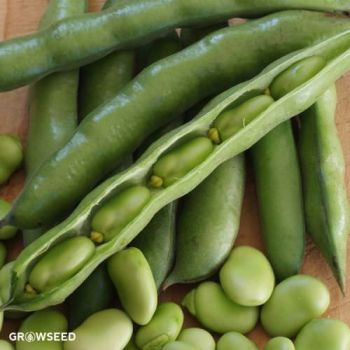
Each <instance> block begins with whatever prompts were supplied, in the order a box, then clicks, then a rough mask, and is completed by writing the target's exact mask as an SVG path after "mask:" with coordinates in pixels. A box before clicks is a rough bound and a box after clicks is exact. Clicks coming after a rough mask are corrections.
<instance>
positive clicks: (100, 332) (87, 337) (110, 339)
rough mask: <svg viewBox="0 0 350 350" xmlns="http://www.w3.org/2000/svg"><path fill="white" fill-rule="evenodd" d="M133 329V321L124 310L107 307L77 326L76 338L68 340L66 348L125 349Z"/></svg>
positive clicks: (67, 349)
mask: <svg viewBox="0 0 350 350" xmlns="http://www.w3.org/2000/svg"><path fill="white" fill-rule="evenodd" d="M132 331H133V325H132V322H131V320H130V318H129V317H128V316H127V315H126V314H125V313H124V312H123V311H121V310H118V309H106V310H103V311H99V312H96V313H95V314H93V315H91V316H90V317H89V318H88V319H87V320H85V322H84V323H83V324H82V325H81V326H80V327H78V328H76V329H75V330H74V333H75V335H76V339H75V340H74V341H66V342H65V343H64V350H96V349H111V350H112V349H113V350H123V349H124V348H125V346H126V345H127V344H128V342H129V340H130V339H131V336H132Z"/></svg>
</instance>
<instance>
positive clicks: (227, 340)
mask: <svg viewBox="0 0 350 350" xmlns="http://www.w3.org/2000/svg"><path fill="white" fill-rule="evenodd" d="M217 350H258V348H257V346H256V345H255V344H254V343H253V342H252V341H251V340H250V339H248V338H247V337H245V336H244V335H242V334H240V333H237V332H229V333H226V334H224V335H223V336H222V337H221V338H220V339H219V341H218V344H217Z"/></svg>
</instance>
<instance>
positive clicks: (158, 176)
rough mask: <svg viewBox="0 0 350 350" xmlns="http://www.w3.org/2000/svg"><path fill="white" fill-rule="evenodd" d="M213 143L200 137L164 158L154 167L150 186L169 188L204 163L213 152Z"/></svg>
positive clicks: (175, 149) (185, 143)
mask: <svg viewBox="0 0 350 350" xmlns="http://www.w3.org/2000/svg"><path fill="white" fill-rule="evenodd" d="M213 147H214V146H213V144H212V142H211V141H210V140H209V139H208V138H207V137H204V136H198V137H195V138H193V139H192V140H189V141H186V142H184V143H183V144H181V145H179V146H177V147H176V148H174V149H173V150H171V151H170V152H169V153H167V154H165V155H164V156H162V157H161V158H160V159H159V160H158V161H157V163H156V164H155V165H154V167H153V171H152V176H151V178H150V185H151V186H152V187H168V186H171V185H172V184H174V183H175V182H176V181H177V180H178V179H180V178H181V177H183V176H184V175H186V174H187V173H188V172H189V171H190V170H192V169H193V168H195V167H196V166H197V165H198V164H200V163H202V162H203V161H204V160H205V159H206V158H207V157H208V156H209V154H210V153H211V152H212V151H213Z"/></svg>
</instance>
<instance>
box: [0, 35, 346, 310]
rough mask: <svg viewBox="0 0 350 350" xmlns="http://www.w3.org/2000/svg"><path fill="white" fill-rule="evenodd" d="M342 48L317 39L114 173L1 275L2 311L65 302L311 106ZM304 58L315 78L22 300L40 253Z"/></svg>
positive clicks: (83, 227) (342, 59) (332, 74)
mask: <svg viewBox="0 0 350 350" xmlns="http://www.w3.org/2000/svg"><path fill="white" fill-rule="evenodd" d="M349 42H350V31H345V32H344V33H341V34H337V35H335V36H333V37H331V38H329V39H324V40H322V42H320V43H319V44H316V45H314V46H311V47H309V48H307V49H304V50H301V51H298V52H295V53H293V54H291V55H288V56H286V57H284V58H281V59H279V60H278V61H277V62H275V63H273V64H272V65H270V66H269V67H267V68H266V69H265V70H264V71H263V72H262V73H261V74H259V75H258V76H257V77H255V78H254V79H251V80H249V81H247V82H246V83H242V84H240V85H239V86H235V87H233V88H232V89H229V90H228V91H226V92H225V93H223V94H221V95H220V96H217V97H216V98H215V99H214V100H212V101H211V102H210V103H209V104H208V105H207V106H206V107H205V108H204V109H203V110H202V112H201V113H200V114H199V115H198V116H197V117H196V118H195V119H194V120H193V121H192V122H190V123H187V124H186V125H184V126H183V127H181V128H179V129H177V130H175V131H173V132H171V133H169V134H168V135H165V136H164V137H162V138H161V139H160V140H158V141H157V142H156V143H155V144H153V145H152V146H151V148H149V149H148V151H147V152H146V153H145V154H144V155H143V156H142V157H141V158H140V159H139V160H138V162H137V163H136V164H134V165H133V166H131V167H130V168H129V169H127V170H124V171H123V172H121V173H120V174H117V175H115V176H112V177H111V178H110V179H108V180H107V181H105V182H104V183H102V184H101V185H100V186H98V187H97V188H96V189H95V190H94V191H93V192H92V193H90V194H89V196H88V197H86V198H85V200H84V201H83V202H82V203H81V204H80V205H79V207H77V209H76V210H75V211H74V212H73V213H72V215H71V216H70V217H69V218H67V219H66V220H65V221H64V222H62V223H61V224H60V225H58V226H56V227H54V228H52V229H51V230H50V231H48V232H47V233H46V234H45V235H44V236H42V237H40V239H39V240H37V241H35V242H33V243H32V244H31V245H30V246H28V247H27V248H26V249H24V250H23V251H22V252H21V254H20V255H19V256H18V257H17V259H16V261H15V262H14V263H13V264H12V266H13V270H12V272H11V270H10V271H8V270H6V271H7V273H8V272H10V276H8V275H7V274H6V273H2V272H1V271H0V278H3V277H2V275H3V274H5V277H6V276H7V277H6V278H13V279H12V281H14V283H12V284H4V288H3V290H0V292H1V294H2V295H4V296H5V299H4V305H3V306H2V308H3V309H5V310H18V311H30V310H35V309H37V308H44V307H47V306H48V305H55V304H59V303H61V302H62V301H63V300H65V299H66V298H67V296H68V295H70V294H71V293H72V292H73V291H74V290H75V289H76V288H77V287H78V286H79V285H80V284H81V283H82V282H83V281H84V280H85V279H86V278H87V277H88V276H89V274H90V273H91V272H92V271H93V270H94V269H95V268H96V267H97V266H98V265H99V264H101V263H102V262H103V261H104V260H106V259H108V258H109V257H110V256H111V255H113V254H115V253H116V252H118V251H120V250H122V249H124V248H125V247H126V246H127V245H128V244H130V242H131V241H132V240H133V239H134V238H135V237H136V236H137V234H138V233H139V232H140V231H142V229H143V228H144V227H145V226H146V225H147V224H148V223H149V222H150V221H151V219H152V217H153V216H154V215H155V214H156V213H157V212H158V211H159V210H160V209H161V208H163V207H164V206H166V205H168V204H169V203H170V202H172V201H174V200H176V199H178V198H179V197H182V196H184V195H185V194H187V193H189V192H190V191H192V190H193V189H194V188H195V187H196V186H198V185H199V184H200V183H201V182H202V181H203V180H204V179H205V178H206V177H208V176H209V175H210V174H211V173H212V172H213V171H214V170H215V169H216V168H217V167H218V166H219V165H220V164H222V163H224V162H225V161H227V160H229V159H231V158H233V157H235V156H236V155H238V154H240V153H242V152H244V151H245V150H247V149H249V148H250V147H251V146H252V144H254V143H256V142H257V141H258V140H259V139H261V138H262V137H263V136H265V135H266V134H267V133H268V132H270V131H271V130H272V129H273V128H275V127H276V126H277V125H279V124H280V123H283V122H284V121H287V120H288V119H290V118H292V117H293V116H295V115H297V114H299V113H301V112H302V111H304V110H306V109H307V108H309V107H310V106H311V105H312V104H314V103H315V101H316V100H317V99H318V97H319V96H320V95H321V94H322V93H323V92H325V91H326V90H327V89H328V88H329V86H330V85H331V84H333V83H334V81H335V80H336V79H337V78H339V77H340V76H341V75H342V74H344V72H346V71H347V70H348V69H349V68H350V61H349V60H348V55H349V49H347V47H349V45H348V43H349ZM311 55H318V56H320V55H322V56H323V55H324V57H325V58H327V65H326V66H325V68H324V69H322V70H321V71H320V72H319V73H318V74H317V75H316V76H315V77H313V78H311V79H310V80H309V81H308V82H306V83H305V84H303V85H302V86H300V87H298V88H296V89H295V90H293V92H292V93H290V94H287V95H286V96H284V98H283V99H282V100H279V101H277V102H275V103H273V104H272V105H271V106H270V107H269V108H268V109H267V110H266V111H264V112H263V113H262V114H261V115H260V116H259V117H257V118H255V120H254V121H252V122H251V123H250V124H248V125H247V127H246V128H243V129H242V130H240V131H239V132H238V133H237V134H236V135H234V136H233V137H232V138H230V139H228V140H226V141H225V142H223V143H222V144H219V145H217V146H215V147H214V149H213V152H212V153H211V154H210V155H209V156H208V158H206V159H205V160H204V161H203V163H201V164H199V165H198V166H197V167H196V168H194V169H193V170H191V171H190V172H189V173H188V174H186V175H185V176H184V177H183V178H182V179H179V181H177V182H176V183H174V184H173V185H172V186H169V187H167V188H162V189H155V190H152V197H151V199H150V201H149V202H148V203H147V205H146V206H145V207H144V208H143V210H142V211H141V212H140V213H139V215H137V216H136V217H135V218H134V219H133V220H132V221H131V222H130V223H129V224H128V225H127V226H126V227H125V228H124V229H123V230H122V231H121V232H120V233H119V234H118V235H117V236H116V237H114V238H113V239H112V240H111V241H109V242H106V243H103V244H101V245H100V246H98V247H97V249H96V253H95V254H94V256H93V257H92V258H91V259H90V260H89V261H87V262H86V263H85V265H84V266H83V267H82V268H81V269H80V270H79V271H78V272H77V273H76V274H75V275H74V276H72V277H71V278H69V279H68V280H66V281H64V282H63V283H61V284H60V286H59V287H57V288H54V289H52V290H50V291H47V292H44V293H41V294H40V295H34V296H32V297H31V298H23V294H24V293H23V290H24V287H25V284H26V282H27V276H28V274H29V272H30V268H31V266H33V264H34V263H35V262H36V261H37V260H38V259H39V258H40V257H41V256H42V255H43V252H46V251H48V250H50V249H51V247H53V246H55V244H57V242H58V241H62V240H63V239H65V238H68V237H71V236H72V234H76V235H84V234H86V233H87V231H88V230H89V228H90V223H91V219H92V217H93V215H94V214H95V211H96V208H98V207H100V206H102V204H103V203H105V202H106V200H108V199H110V198H111V197H112V196H115V194H116V193H120V192H121V191H122V190H123V189H125V188H126V187H127V186H130V184H131V183H133V184H136V183H143V184H144V183H146V182H147V181H148V179H149V177H150V174H151V170H152V168H153V166H154V164H155V163H156V162H157V160H158V159H159V158H160V157H161V156H162V155H164V154H167V153H168V152H169V151H170V150H172V149H174V147H175V145H178V144H181V143H183V142H185V141H186V140H189V139H190V138H191V137H193V136H194V135H198V134H200V133H201V132H202V133H205V132H207V131H208V130H209V128H210V127H211V125H212V124H213V122H214V120H215V118H216V117H218V116H219V115H220V113H221V112H222V111H223V110H225V109H227V108H228V107H229V106H232V105H233V104H234V103H235V102H236V101H239V100H241V99H242V96H248V95H251V94H252V93H253V92H256V91H265V90H266V89H267V88H268V87H269V85H270V83H271V82H272V81H273V80H274V79H275V78H276V77H277V76H278V75H279V74H281V73H283V72H284V71H285V70H286V69H288V67H289V66H291V65H292V64H294V63H295V62H298V61H301V60H302V59H303V58H305V57H309V56H311ZM11 275H12V276H11ZM14 277H15V278H14ZM6 278H5V279H6Z"/></svg>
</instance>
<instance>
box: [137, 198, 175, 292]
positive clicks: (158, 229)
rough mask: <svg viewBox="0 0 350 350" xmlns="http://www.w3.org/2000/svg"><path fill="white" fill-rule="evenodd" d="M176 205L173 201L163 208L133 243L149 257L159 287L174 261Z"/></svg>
mask: <svg viewBox="0 0 350 350" xmlns="http://www.w3.org/2000/svg"><path fill="white" fill-rule="evenodd" d="M176 207H177V204H176V202H173V203H170V204H169V205H167V206H166V207H164V208H163V209H161V210H160V211H159V212H158V213H157V214H156V215H155V217H154V218H153V219H152V221H151V222H150V223H149V224H148V225H147V226H146V227H145V229H144V230H143V231H142V232H141V233H140V234H139V235H138V236H137V237H136V239H135V240H134V241H133V242H132V243H131V244H132V246H134V247H136V248H139V249H140V250H141V251H142V253H143V254H144V256H145V258H146V259H147V261H148V263H149V266H150V268H151V270H152V274H153V277H154V281H155V284H156V286H157V289H159V288H160V287H161V285H162V284H163V282H164V280H165V278H166V276H167V275H168V273H169V271H170V269H171V268H172V266H173V262H174V250H175V233H176V232H175V231H176V229H175V223H176Z"/></svg>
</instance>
